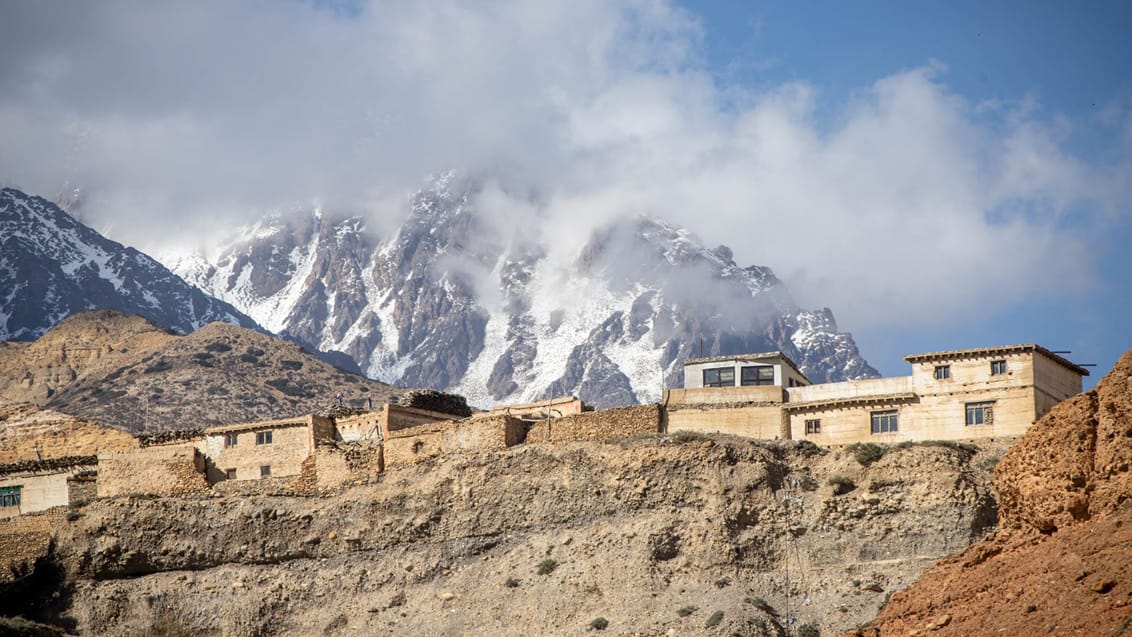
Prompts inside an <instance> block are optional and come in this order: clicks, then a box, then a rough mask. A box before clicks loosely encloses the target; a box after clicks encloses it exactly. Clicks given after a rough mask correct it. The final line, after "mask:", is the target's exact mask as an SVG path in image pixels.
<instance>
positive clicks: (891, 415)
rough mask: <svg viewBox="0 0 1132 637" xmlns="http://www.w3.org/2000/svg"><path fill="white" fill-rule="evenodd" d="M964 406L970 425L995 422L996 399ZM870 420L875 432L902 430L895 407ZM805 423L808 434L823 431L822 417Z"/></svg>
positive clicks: (967, 422)
mask: <svg viewBox="0 0 1132 637" xmlns="http://www.w3.org/2000/svg"><path fill="white" fill-rule="evenodd" d="M964 407H965V411H966V424H967V426H968V427H974V426H978V425H989V424H991V423H993V422H994V401H988V402H981V403H967V404H966V405H964ZM869 421H870V427H871V431H872V433H874V434H887V433H893V432H896V431H899V430H900V423H899V419H898V418H897V414H896V410H895V409H890V410H886V411H874V412H872V413H870V414H869ZM805 424H806V435H807V436H808V435H812V434H820V433H821V419H820V418H811V419H807V420H806V423H805Z"/></svg>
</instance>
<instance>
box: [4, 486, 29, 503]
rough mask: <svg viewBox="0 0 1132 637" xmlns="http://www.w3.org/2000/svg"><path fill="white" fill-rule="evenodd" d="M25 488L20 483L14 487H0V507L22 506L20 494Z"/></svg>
mask: <svg viewBox="0 0 1132 637" xmlns="http://www.w3.org/2000/svg"><path fill="white" fill-rule="evenodd" d="M23 489H24V487H23V485H18V484H17V485H16V486H14V487H0V507H18V506H20V494H21V493H22V492H23Z"/></svg>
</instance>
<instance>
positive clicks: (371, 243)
mask: <svg viewBox="0 0 1132 637" xmlns="http://www.w3.org/2000/svg"><path fill="white" fill-rule="evenodd" d="M478 192H479V187H478V185H477V184H476V182H475V181H474V180H471V179H468V178H466V177H462V176H459V175H457V174H455V173H447V174H444V175H442V176H440V177H438V178H435V179H433V180H431V181H430V182H429V183H428V185H427V186H426V187H424V188H422V189H421V190H419V191H418V192H416V193H415V194H414V195H413V196H412V197H411V199H410V201H409V206H410V210H409V214H408V215H407V217H406V220H405V222H404V223H403V224H402V225H401V226H400V228H399V229H398V230H397V231H396V232H395V233H394V234H393V236H391V237H388V238H385V239H382V238H379V237H376V236H374V235H373V234H371V233H370V232H368V231H367V229H366V224H365V222H364V220H363V219H362V218H360V217H350V218H344V219H341V218H340V219H335V218H332V217H331V216H329V215H327V214H324V213H323V212H322V211H314V212H310V211H306V212H301V211H300V212H294V213H291V214H282V213H274V214H271V215H268V216H266V217H264V218H263V219H261V220H260V221H259V222H257V223H255V224H253V225H252V226H250V227H246V228H241V229H239V230H237V231H236V232H234V233H233V234H232V236H231V237H230V238H229V239H228V240H226V241H222V242H221V243H220V244H219V245H220V246H221V247H220V248H219V249H218V251H217V254H216V255H214V256H211V257H209V256H206V255H204V254H201V253H194V254H189V255H180V256H178V255H168V256H166V257H165V259H164V261H165V263H166V264H167V265H168V266H169V267H170V268H171V269H172V270H173V271H175V272H177V273H178V274H179V275H180V276H182V277H183V278H184V279H185V280H187V281H189V282H191V283H193V284H194V285H197V286H199V287H200V288H201V289H203V290H204V291H205V292H207V293H208V294H211V295H213V296H215V297H217V298H220V299H223V300H225V301H227V302H229V303H231V304H232V305H234V306H235V307H237V308H239V309H240V310H241V311H243V312H245V313H246V314H248V315H249V316H251V317H252V318H253V319H255V320H256V321H257V322H258V323H259V324H260V325H262V326H264V327H265V328H267V329H268V330H271V331H273V332H276V333H279V334H282V335H285V336H288V337H291V338H295V339H297V340H299V341H301V342H305V343H307V344H309V345H310V346H312V347H316V348H319V349H323V350H336V351H340V352H344V353H345V354H347V355H349V356H350V357H352V358H353V359H354V360H355V361H357V363H358V364H359V366H360V367H361V369H362V370H363V371H364V372H365V373H366V375H368V376H370V377H371V378H375V379H378V380H381V381H384V382H387V383H393V384H398V385H403V386H421V387H433V388H437V389H445V390H448V391H453V392H457V393H460V394H463V395H465V396H466V397H467V398H468V400H469V402H470V403H472V404H475V405H477V406H480V407H487V406H490V405H494V404H499V403H513V402H524V401H529V400H536V399H540V398H546V397H550V396H558V395H571V394H572V395H577V396H579V397H581V398H582V399H583V400H585V401H587V402H589V403H591V404H594V405H597V406H599V407H607V406H613V405H621V404H630V403H634V402H643V401H656V400H659V399H660V396H661V391H662V388H667V387H680V386H681V385H682V382H683V378H682V371H681V370H682V364H683V361H684V360H685V359H686V358H688V357H691V356H698V355H700V354H701V353H702V354H703V355H705V356H711V355H720V354H737V353H743V352H756V351H769V350H781V351H783V352H784V353H786V354H787V355H788V356H790V357H791V358H792V359H794V360H795V361H796V362H797V363H798V364H799V367H800V368H801V369H802V371H803V372H804V373H806V374H807V376H809V377H810V378H811V380H813V381H815V382H826V381H836V380H847V379H855V378H867V377H875V376H877V372H876V370H874V369H873V368H871V367H870V366H869V365H868V364H867V363H866V362H865V361H864V360H863V359H862V358H861V356H860V354H859V353H858V351H857V348H856V345H855V344H854V343H853V340H852V337H851V336H850V335H849V334H845V333H839V332H838V331H837V325H836V322H835V320H834V318H833V314H832V312H830V311H829V310H828V309H824V310H819V311H804V310H801V309H799V308H798V307H797V306H796V305H795V304H794V302H793V301H792V300H791V298H790V295H789V292H788V291H787V290H786V288H785V286H784V285H783V284H782V282H781V281H779V280H778V279H777V278H776V277H775V276H774V274H773V273H772V272H771V270H769V269H768V268H765V267H759V266H751V267H747V268H743V267H740V266H738V265H737V264H735V262H734V261H733V259H732V255H731V251H730V250H729V249H727V248H726V247H724V246H720V247H718V248H715V249H708V248H706V247H705V246H703V245H702V244H701V243H700V242H699V241H698V240H697V239H696V238H695V237H694V236H693V235H692V234H691V233H690V232H688V231H687V230H685V229H683V228H679V227H676V226H674V225H672V224H669V223H666V222H663V221H660V220H657V219H653V218H650V217H647V216H626V217H624V218H621V219H617V220H615V221H613V222H611V223H608V224H606V225H604V226H602V227H600V228H595V229H594V231H593V232H592V234H591V235H590V238H589V240H588V241H587V242H586V243H585V244H584V245H581V246H571V247H568V249H567V250H568V254H569V255H570V257H571V258H567V259H562V258H553V259H552V258H548V253H549V250H548V247H547V246H546V245H544V244H543V243H542V242H539V241H536V240H531V239H529V238H525V237H523V236H521V235H520V231H521V230H524V229H515V228H506V227H504V228H500V227H498V226H496V225H493V224H492V223H491V221H490V218H491V215H488V214H484V213H485V211H484V210H481V209H478V208H477V205H478V203H477V194H478ZM554 247H555V249H558V250H560V251H561V249H562V246H554Z"/></svg>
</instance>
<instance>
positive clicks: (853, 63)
mask: <svg viewBox="0 0 1132 637" xmlns="http://www.w3.org/2000/svg"><path fill="white" fill-rule="evenodd" d="M686 6H687V7H688V8H689V9H690V10H692V11H694V12H696V13H698V14H699V15H701V16H702V17H703V19H704V29H705V34H704V35H705V42H706V43H707V46H706V50H705V55H706V58H707V60H708V64H709V65H710V66H711V68H712V69H713V71H714V72H715V73H716V74H718V76H719V77H720V78H721V81H725V82H734V83H738V84H744V85H752V86H763V87H766V86H775V85H778V84H781V83H783V82H789V81H805V82H809V83H813V84H815V85H816V86H819V87H821V91H822V94H823V97H822V100H823V101H825V102H827V103H828V104H830V105H832V106H831V109H832V110H833V111H834V112H836V111H837V108H838V105H840V104H842V103H843V102H845V101H846V100H847V99H851V97H852V95H853V93H854V92H855V91H857V90H859V89H860V88H861V87H862V86H866V85H868V84H869V83H871V82H872V81H874V80H875V79H876V78H879V77H883V76H886V75H889V74H892V73H895V72H899V71H901V70H903V69H908V68H914V67H920V66H923V65H925V64H931V63H935V64H939V65H940V66H941V68H942V71H941V81H942V82H944V83H946V84H947V85H948V86H949V87H950V89H951V90H952V91H954V92H955V93H956V94H958V95H961V96H963V97H964V98H966V99H969V100H970V101H971V102H973V103H978V102H983V101H996V100H1007V101H1016V100H1021V99H1028V100H1032V101H1033V103H1034V108H1035V109H1038V110H1039V111H1040V112H1042V113H1044V114H1045V115H1046V116H1047V117H1050V118H1057V117H1064V118H1066V120H1067V121H1068V122H1071V129H1072V130H1071V132H1070V133H1068V134H1067V136H1066V138H1065V140H1064V145H1065V147H1066V148H1068V149H1071V150H1072V152H1074V153H1077V154H1078V155H1080V156H1081V157H1083V158H1085V159H1087V160H1092V161H1097V162H1102V163H1105V162H1120V161H1127V157H1128V155H1127V153H1128V150H1129V148H1128V143H1127V142H1128V140H1127V139H1125V140H1123V144H1122V143H1121V140H1120V139H1119V134H1120V129H1119V126H1114V125H1113V123H1112V121H1111V120H1110V119H1109V118H1111V117H1119V116H1120V115H1119V114H1118V113H1120V109H1121V108H1123V109H1124V112H1123V116H1124V117H1125V118H1126V117H1127V116H1128V115H1127V108H1128V104H1129V100H1130V98H1132V71H1130V69H1132V66H1130V62H1132V54H1130V53H1129V51H1132V49H1130V48H1129V44H1128V28H1129V27H1130V26H1132V5H1130V4H1128V3H1122V2H1097V3H1086V4H1081V3H1068V2H993V3H988V2H967V1H964V2H873V1H870V2H855V3H842V4H840V5H838V6H840V7H841V10H831V7H832V6H833V5H831V4H830V3H821V2H812V1H802V2H789V3H773V2H762V3H755V2H734V1H727V0H701V1H697V2H688V3H686ZM833 116H834V117H835V116H836V115H833ZM1114 134H1116V139H1114ZM1088 212H1089V211H1085V214H1087V213H1088ZM1115 214H1116V216H1117V218H1116V219H1115V220H1113V223H1111V224H1105V226H1104V228H1103V229H1102V230H1101V231H1100V232H1099V233H1098V234H1095V235H1092V236H1090V240H1091V243H1090V245H1089V249H1090V251H1092V252H1093V253H1094V254H1095V255H1098V259H1097V262H1096V275H1097V276H1096V279H1094V280H1092V281H1082V282H1081V286H1080V288H1079V289H1066V290H1054V291H1048V292H1045V293H1041V294H1035V295H1034V296H1032V297H1029V298H1026V299H1022V300H1021V301H1020V302H1018V303H1015V304H1011V305H1008V306H1004V307H999V308H993V307H992V308H990V311H982V310H981V309H980V308H979V307H971V308H970V314H969V315H968V316H967V317H966V318H965V319H961V320H957V321H953V322H949V323H948V324H944V325H937V326H932V327H930V328H926V329H925V328H924V327H922V326H918V325H915V324H909V325H906V326H899V325H898V326H895V327H884V328H881V329H869V328H868V327H865V328H863V329H861V328H860V327H858V328H857V329H855V330H854V331H855V333H856V336H857V340H858V343H859V345H860V347H861V349H862V351H863V353H864V354H865V355H866V356H867V357H868V359H869V360H870V361H871V362H872V363H873V365H874V366H876V367H877V368H878V369H880V370H881V371H882V373H884V374H885V375H901V374H906V373H907V364H906V363H904V362H903V360H902V356H903V355H904V354H910V353H914V352H920V351H932V350H939V349H961V348H967V347H973V346H980V345H993V344H1006V343H1015V342H1037V343H1040V344H1043V345H1045V346H1047V347H1049V348H1051V349H1064V350H1072V351H1073V354H1072V356H1071V358H1072V359H1073V360H1075V361H1079V362H1083V363H1096V364H1097V367H1096V368H1095V373H1094V375H1093V376H1092V377H1091V378H1088V379H1086V381H1085V382H1086V386H1092V385H1093V384H1095V383H1096V381H1097V380H1098V379H1099V377H1100V376H1101V375H1102V374H1103V373H1104V372H1105V371H1107V370H1108V369H1109V368H1110V367H1111V366H1112V364H1113V363H1114V362H1115V360H1116V358H1117V357H1118V356H1119V355H1120V354H1121V353H1123V352H1124V351H1125V350H1127V349H1129V348H1132V330H1129V329H1128V328H1127V322H1126V320H1125V317H1128V316H1130V315H1132V250H1130V249H1129V246H1130V245H1132V202H1129V201H1127V200H1124V201H1123V202H1121V205H1120V206H1119V208H1118V209H1117V210H1116V211H1115ZM1064 223H1065V224H1066V225H1072V224H1073V223H1074V222H1073V220H1072V219H1069V220H1066V221H1065V222H1064ZM1009 256H1010V255H1004V257H1007V258H1008V257H1009ZM1049 258H1050V259H1058V258H1061V255H1058V254H1057V253H1052V254H1050V255H1049ZM835 310H836V308H835ZM843 327H844V328H845V329H854V326H852V325H845V326H843Z"/></svg>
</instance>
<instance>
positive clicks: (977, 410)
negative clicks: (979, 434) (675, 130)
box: [963, 400, 995, 427]
mask: <svg viewBox="0 0 1132 637" xmlns="http://www.w3.org/2000/svg"><path fill="white" fill-rule="evenodd" d="M994 402H995V401H993V400H981V401H978V402H973V403H963V413H964V418H963V423H964V426H966V427H982V426H984V425H993V424H994ZM974 415H978V418H977V419H978V420H980V421H981V422H972V420H976V419H975V418H972V416H974Z"/></svg>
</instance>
